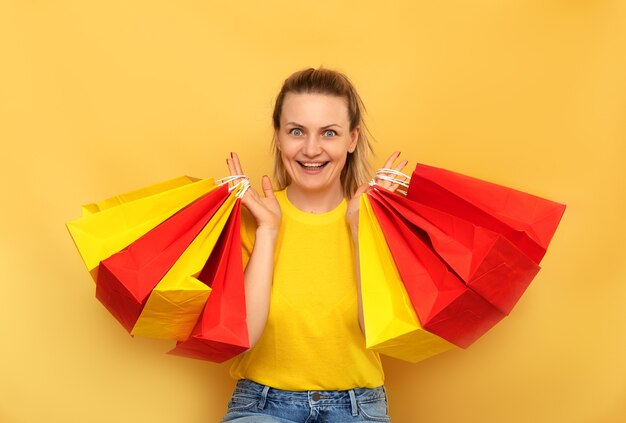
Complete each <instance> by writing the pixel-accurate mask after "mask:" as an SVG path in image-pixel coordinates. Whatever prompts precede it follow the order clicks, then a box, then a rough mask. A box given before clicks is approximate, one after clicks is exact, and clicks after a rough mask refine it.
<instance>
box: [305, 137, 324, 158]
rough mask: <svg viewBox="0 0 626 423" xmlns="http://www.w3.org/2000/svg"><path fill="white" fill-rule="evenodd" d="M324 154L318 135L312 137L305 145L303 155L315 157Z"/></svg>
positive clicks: (307, 139)
mask: <svg viewBox="0 0 626 423" xmlns="http://www.w3.org/2000/svg"><path fill="white" fill-rule="evenodd" d="M321 152H322V144H321V142H320V139H319V137H318V136H316V135H310V136H308V137H307V138H306V141H305V143H304V151H303V153H304V154H305V155H306V156H308V157H315V156H317V155H319V154H320V153H321Z"/></svg>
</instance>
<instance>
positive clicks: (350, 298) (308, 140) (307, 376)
mask: <svg viewBox="0 0 626 423" xmlns="http://www.w3.org/2000/svg"><path fill="white" fill-rule="evenodd" d="M363 110H364V107H363V103H362V101H361V99H360V98H359V96H358V94H357V93H356V90H355V89H354V87H353V85H352V84H351V83H350V81H349V80H348V78H347V77H346V76H345V75H343V74H341V73H339V72H335V71H331V70H327V69H306V70H303V71H300V72H296V73H295V74H293V75H291V76H290V77H289V78H287V79H286V80H285V83H284V85H283V88H282V89H281V91H280V93H279V94H278V97H277V99H276V105H275V108H274V114H273V120H274V129H275V132H274V144H273V145H274V152H275V167H274V171H275V172H274V173H275V178H276V181H277V182H278V190H277V191H276V192H275V191H274V189H273V186H272V183H271V182H270V180H269V178H268V177H267V176H264V177H263V181H262V186H263V193H264V195H263V196H262V197H261V196H260V195H259V194H257V193H256V192H255V191H254V190H249V191H248V192H247V193H246V195H245V196H244V197H243V204H244V205H245V206H246V209H247V211H249V213H245V214H244V218H243V222H244V228H243V229H242V244H243V254H244V262H245V263H246V269H245V289H246V304H247V323H248V331H249V338H250V345H251V348H250V349H249V350H248V351H246V352H245V353H244V354H242V355H240V356H238V357H237V358H235V360H234V361H233V363H232V366H231V375H232V376H233V377H234V378H235V379H237V380H238V382H237V386H236V388H235V392H234V393H233V396H232V399H231V401H230V402H229V404H228V412H227V414H226V416H225V417H224V420H223V421H225V422H230V421H233V422H244V421H266V420H260V417H259V416H263V418H265V419H268V418H269V419H270V420H267V421H276V422H305V421H312V420H314V421H317V422H333V423H341V422H365V421H379V422H385V421H390V419H389V416H388V414H387V412H388V410H387V397H386V393H385V388H384V386H383V382H384V375H383V369H382V365H381V361H380V357H379V356H378V354H377V353H376V352H373V351H370V350H367V349H366V348H365V339H364V336H363V332H362V328H363V326H364V325H363V317H362V306H361V301H360V281H359V273H358V240H357V235H358V213H359V198H360V195H361V194H362V193H363V192H364V191H365V190H366V189H367V187H368V184H367V181H368V179H369V170H368V169H369V168H368V162H367V157H368V154H369V153H370V152H371V147H370V145H369V142H368V140H367V137H366V136H365V132H366V131H364V130H363V128H365V126H364V123H363V117H362V111H363ZM398 154H399V153H394V154H393V155H392V156H391V157H390V158H389V160H388V161H387V163H385V167H392V166H393V164H394V162H395V161H396V159H397V157H398ZM227 163H228V166H229V170H230V173H231V175H242V174H243V171H242V168H241V165H240V163H239V159H238V157H237V155H236V154H234V153H233V154H231V157H230V158H229V159H227ZM406 164H407V162H406V161H402V162H400V163H399V164H398V165H397V166H396V167H395V168H396V169H398V170H401V169H403V168H404V166H406ZM379 182H380V185H382V186H386V187H387V188H389V189H391V190H394V189H395V188H396V186H394V185H391V184H389V183H387V182H385V181H379ZM272 419H273V420H272Z"/></svg>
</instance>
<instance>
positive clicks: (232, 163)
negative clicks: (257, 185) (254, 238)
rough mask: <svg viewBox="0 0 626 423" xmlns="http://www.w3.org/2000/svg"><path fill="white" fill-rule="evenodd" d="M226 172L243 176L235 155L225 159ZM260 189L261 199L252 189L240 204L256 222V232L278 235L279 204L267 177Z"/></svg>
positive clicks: (264, 178)
mask: <svg viewBox="0 0 626 423" xmlns="http://www.w3.org/2000/svg"><path fill="white" fill-rule="evenodd" d="M226 164H227V165H228V170H229V171H230V174H231V176H232V175H244V173H243V170H241V163H240V162H239V157H238V156H237V154H235V153H230V158H229V159H226ZM261 187H262V188H263V197H261V196H260V195H259V194H258V193H257V192H256V191H255V190H254V189H253V188H252V187H250V188H249V189H248V190H247V191H246V193H245V194H244V196H243V198H242V199H241V202H242V203H243V205H244V206H246V207H247V209H248V210H250V213H252V216H254V219H255V220H256V224H257V231H258V230H267V231H268V232H270V233H271V234H272V235H276V234H278V229H279V228H280V221H281V216H282V214H281V211H280V204H278V200H276V197H275V196H274V188H273V187H272V181H271V180H270V178H269V177H268V176H267V175H264V176H263V178H262V179H261Z"/></svg>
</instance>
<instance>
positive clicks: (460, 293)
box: [359, 187, 505, 348]
mask: <svg viewBox="0 0 626 423" xmlns="http://www.w3.org/2000/svg"><path fill="white" fill-rule="evenodd" d="M382 189H384V188H376V187H374V188H373V189H372V190H370V192H368V193H367V196H368V197H369V199H370V203H371V208H372V211H373V213H374V215H375V217H376V219H377V221H378V223H379V225H380V228H381V231H382V233H383V234H384V239H385V240H386V242H387V245H388V246H389V250H390V253H391V256H392V257H393V258H392V260H393V262H394V263H395V265H396V267H397V271H398V273H399V275H400V277H401V281H402V283H403V284H404V286H405V287H406V290H407V293H408V296H409V298H410V301H411V303H412V305H413V307H414V309H415V311H416V313H417V316H418V317H419V319H420V322H421V324H422V326H423V328H424V329H426V330H428V331H429V332H431V333H433V334H436V335H438V336H440V337H442V338H444V339H446V340H447V341H449V342H451V343H453V344H455V345H457V346H459V347H462V348H467V347H468V346H469V345H471V344H472V343H473V342H474V341H476V340H477V339H478V338H479V337H481V336H482V335H483V334H484V333H485V332H487V331H488V330H489V329H491V328H492V327H493V326H494V325H495V324H496V323H497V322H499V321H500V320H501V319H502V318H503V317H504V316H505V313H503V312H501V311H500V310H498V309H497V308H496V307H494V306H493V305H492V304H490V303H489V302H488V301H487V300H485V299H484V298H483V297H481V296H480V295H479V294H477V293H476V292H475V291H473V290H472V289H471V288H469V287H468V286H467V285H466V284H465V283H464V282H463V281H462V280H461V279H460V278H459V277H458V276H457V275H456V274H455V273H454V272H453V271H451V270H450V269H449V267H448V266H447V265H446V263H445V262H444V261H443V260H442V259H441V258H440V257H439V256H438V255H437V254H436V253H435V252H434V251H433V249H432V247H431V243H430V240H429V238H428V235H427V234H426V232H424V231H423V230H422V229H420V228H419V227H417V226H416V225H414V224H412V223H411V222H409V221H408V220H407V219H405V218H404V217H403V216H402V215H401V214H400V212H399V211H398V210H396V209H394V208H393V207H392V206H390V205H389V204H388V203H387V202H385V201H382V200H381V199H380V196H379V195H376V194H377V191H378V190H382ZM359 224H360V222H359Z"/></svg>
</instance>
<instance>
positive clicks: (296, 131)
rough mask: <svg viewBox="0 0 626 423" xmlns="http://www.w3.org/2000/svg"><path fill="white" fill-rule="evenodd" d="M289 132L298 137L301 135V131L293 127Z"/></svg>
mask: <svg viewBox="0 0 626 423" xmlns="http://www.w3.org/2000/svg"><path fill="white" fill-rule="evenodd" d="M289 133H290V134H291V135H295V136H296V137H299V136H300V135H302V131H301V130H299V129H298V128H293V129H292V130H291V131H289Z"/></svg>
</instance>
